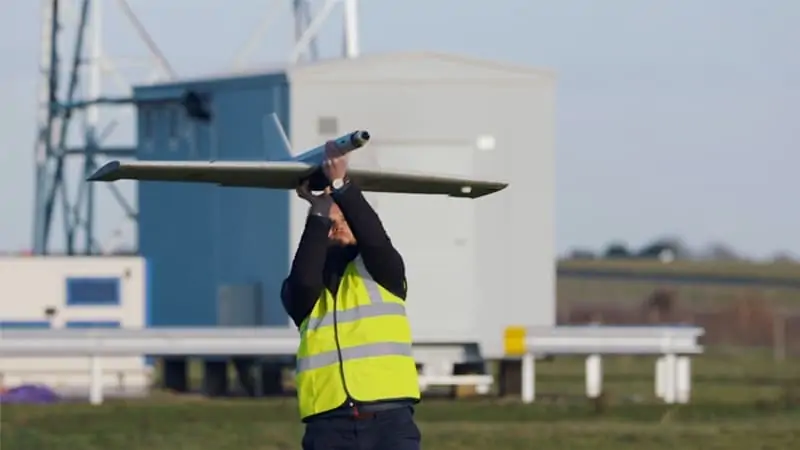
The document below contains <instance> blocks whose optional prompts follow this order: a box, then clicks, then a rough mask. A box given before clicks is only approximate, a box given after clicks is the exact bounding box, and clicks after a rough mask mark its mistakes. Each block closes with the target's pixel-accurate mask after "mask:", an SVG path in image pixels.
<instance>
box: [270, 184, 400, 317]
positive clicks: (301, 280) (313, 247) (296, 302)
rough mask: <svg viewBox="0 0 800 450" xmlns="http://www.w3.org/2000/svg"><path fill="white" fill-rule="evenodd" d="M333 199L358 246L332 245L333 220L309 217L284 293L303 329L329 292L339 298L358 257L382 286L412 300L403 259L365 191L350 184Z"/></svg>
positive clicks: (283, 289)
mask: <svg viewBox="0 0 800 450" xmlns="http://www.w3.org/2000/svg"><path fill="white" fill-rule="evenodd" d="M333 199H334V201H335V202H336V204H337V205H339V208H340V209H341V210H342V214H344V217H345V219H346V220H347V223H348V225H350V229H351V230H352V231H353V235H354V236H355V238H356V241H357V245H355V246H349V247H340V246H336V245H330V244H329V241H328V231H329V230H330V228H331V220H330V219H328V218H327V217H320V216H316V215H310V216H308V218H307V219H306V227H305V230H303V235H302V237H301V238H300V245H299V246H298V247H297V252H296V253H295V256H294V261H292V268H291V271H290V272H289V276H288V277H287V278H286V280H284V282H283V287H282V289H281V301H282V302H283V306H284V308H286V312H287V313H288V314H289V316H290V317H291V318H292V320H293V321H294V323H295V324H296V325H297V326H298V327H299V326H300V324H301V323H302V322H303V320H305V318H306V317H308V315H309V314H310V313H311V310H312V309H313V308H314V305H315V304H316V302H317V299H318V298H319V296H320V294H321V293H322V290H323V288H327V289H329V290H330V291H331V292H332V293H333V294H336V292H337V291H338V289H339V281H340V280H341V278H342V275H343V274H344V270H345V267H347V264H348V263H349V262H350V261H352V260H353V258H355V257H356V255H358V254H360V255H361V258H362V259H363V260H364V266H365V267H366V268H367V271H369V273H370V275H371V276H372V278H373V279H374V280H375V281H376V282H377V283H378V284H380V285H381V286H383V287H384V289H386V290H388V291H389V292H391V293H393V294H395V295H396V296H398V297H400V298H402V299H404V300H405V298H406V273H405V272H406V271H405V265H404V264H403V258H402V257H401V256H400V253H398V251H397V250H396V249H395V248H394V246H393V245H392V242H391V241H390V240H389V237H388V236H387V234H386V230H385V229H384V228H383V224H382V223H381V220H380V219H379V218H378V214H377V213H375V210H374V209H372V206H370V204H369V202H367V199H366V198H364V195H363V194H362V192H361V190H360V189H359V188H358V186H356V185H354V184H352V183H350V184H348V185H347V186H346V187H345V188H344V189H343V190H341V191H339V192H337V193H335V194H334V195H333Z"/></svg>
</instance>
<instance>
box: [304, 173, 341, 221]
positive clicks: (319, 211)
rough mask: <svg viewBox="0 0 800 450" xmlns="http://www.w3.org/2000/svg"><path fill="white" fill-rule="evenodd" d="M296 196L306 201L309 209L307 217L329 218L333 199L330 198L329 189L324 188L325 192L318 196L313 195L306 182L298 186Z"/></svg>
mask: <svg viewBox="0 0 800 450" xmlns="http://www.w3.org/2000/svg"><path fill="white" fill-rule="evenodd" d="M295 192H296V193H297V196H298V197H300V198H302V199H303V200H305V201H307V202H308V204H309V205H311V208H310V209H309V211H308V214H309V215H317V216H322V217H330V214H331V207H332V206H333V199H332V198H331V196H330V188H325V191H324V192H323V193H322V194H320V195H314V194H312V193H311V189H310V188H309V183H308V180H305V181H303V182H302V183H301V184H300V186H297V189H295Z"/></svg>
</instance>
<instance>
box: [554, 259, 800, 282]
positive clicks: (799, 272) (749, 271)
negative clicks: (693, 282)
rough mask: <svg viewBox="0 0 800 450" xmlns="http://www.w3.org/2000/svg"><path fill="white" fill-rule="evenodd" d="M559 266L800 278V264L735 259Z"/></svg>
mask: <svg viewBox="0 0 800 450" xmlns="http://www.w3.org/2000/svg"><path fill="white" fill-rule="evenodd" d="M558 266H559V269H564V270H574V271H577V270H588V271H600V270H602V271H619V272H623V273H636V274H640V275H643V274H672V275H679V276H706V277H719V278H725V279H732V278H754V279H761V280H800V264H794V263H749V262H736V261H731V262H727V261H674V262H671V263H669V264H664V263H662V262H660V261H652V260H636V259H631V260H609V259H596V260H564V261H560V262H559V265H558Z"/></svg>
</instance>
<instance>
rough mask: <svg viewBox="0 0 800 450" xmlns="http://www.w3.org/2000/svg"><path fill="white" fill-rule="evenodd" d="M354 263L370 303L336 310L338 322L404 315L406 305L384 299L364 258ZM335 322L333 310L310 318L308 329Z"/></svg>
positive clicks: (359, 258)
mask: <svg viewBox="0 0 800 450" xmlns="http://www.w3.org/2000/svg"><path fill="white" fill-rule="evenodd" d="M353 264H355V265H356V271H357V272H358V274H359V276H360V277H361V281H362V282H363V283H364V287H365V288H366V290H367V294H369V304H366V305H361V306H357V307H355V308H350V309H345V310H344V311H336V312H335V314H336V317H335V319H336V323H347V322H355V321H356V320H361V319H367V318H372V317H380V316H404V315H405V314H406V307H405V305H401V304H398V303H386V302H384V301H383V297H382V296H381V291H380V289H379V288H378V283H376V282H375V280H373V279H372V277H370V276H369V272H367V268H366V267H365V266H364V260H363V259H361V256H358V257H357V258H356V259H354V260H353ZM333 324H334V312H333V311H331V312H329V313H327V314H325V315H322V316H320V317H314V318H309V320H308V329H309V330H317V329H319V328H322V327H327V326H332V325H333ZM370 356H375V355H370Z"/></svg>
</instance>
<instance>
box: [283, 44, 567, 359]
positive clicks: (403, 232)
mask: <svg viewBox="0 0 800 450" xmlns="http://www.w3.org/2000/svg"><path fill="white" fill-rule="evenodd" d="M290 78H291V83H292V84H291V99H292V110H291V121H290V122H291V137H292V144H293V145H294V147H295V150H296V151H297V152H298V153H300V152H302V151H303V150H304V149H308V148H311V147H314V146H316V145H319V143H321V142H323V141H324V140H325V139H328V138H331V137H335V136H333V135H325V134H322V133H321V132H320V128H321V127H320V126H319V121H320V120H321V119H322V118H327V119H335V120H336V121H337V122H338V125H339V129H338V130H337V132H336V133H335V134H337V135H338V134H343V133H345V132H349V131H352V130H355V129H366V130H368V131H370V133H371V134H372V136H373V139H372V141H371V142H370V144H369V145H368V146H367V147H366V148H365V149H363V150H359V151H357V152H354V153H353V154H352V156H351V163H352V164H353V165H354V166H361V167H370V168H383V169H394V170H408V171H415V172H433V173H443V174H455V175H461V176H476V177H480V178H484V177H485V178H493V179H501V180H506V181H509V182H510V186H509V187H508V188H507V189H505V190H503V191H502V192H499V193H496V194H492V195H490V196H487V197H485V198H479V199H475V200H469V199H454V198H443V197H435V196H417V195H397V194H368V195H367V197H368V199H369V200H370V202H371V203H372V205H373V206H374V207H375V209H376V210H377V212H378V214H379V215H380V217H381V220H382V221H383V223H384V225H385V226H386V228H387V231H388V233H389V236H390V237H391V238H392V241H393V243H394V244H395V246H396V247H397V248H398V249H399V250H400V252H401V253H402V254H403V257H404V259H405V263H406V271H407V277H408V286H409V298H408V314H409V318H410V320H411V324H412V329H413V333H414V339H415V341H417V342H420V343H431V342H433V343H459V342H460V343H477V344H478V345H479V347H480V351H481V353H482V354H483V355H484V356H485V357H488V358H495V357H500V356H502V354H503V351H504V349H503V334H504V331H505V329H506V328H507V327H509V326H551V325H554V324H555V316H556V313H555V259H556V255H555V245H554V242H555V233H554V226H555V223H554V209H555V208H554V202H555V191H554V190H555V180H554V176H555V175H554V174H555V94H556V78H555V76H554V75H553V74H552V73H549V72H548V71H546V70H539V69H533V68H520V67H512V66H507V65H504V64H496V63H491V62H487V61H482V60H474V59H468V58H461V57H456V56H451V55H439V54H431V53H409V54H404V53H400V54H387V55H376V56H366V57H363V58H359V59H357V60H353V61H332V62H328V63H321V64H316V65H309V66H299V67H298V68H295V69H292V71H290ZM306 211H307V206H306V205H305V204H304V202H303V201H301V200H299V199H294V200H293V203H292V206H291V210H290V220H291V224H292V225H291V230H292V239H291V242H292V249H291V253H292V254H293V253H294V249H295V248H296V245H297V243H298V242H299V240H300V236H301V233H302V230H303V224H304V222H305V214H306ZM291 256H292V255H289V257H291Z"/></svg>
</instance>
